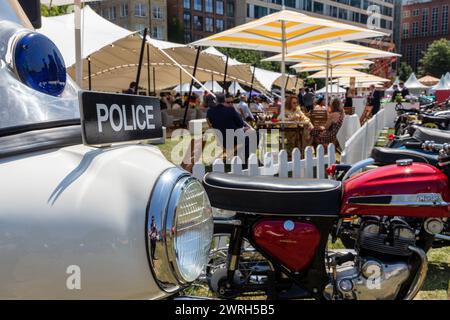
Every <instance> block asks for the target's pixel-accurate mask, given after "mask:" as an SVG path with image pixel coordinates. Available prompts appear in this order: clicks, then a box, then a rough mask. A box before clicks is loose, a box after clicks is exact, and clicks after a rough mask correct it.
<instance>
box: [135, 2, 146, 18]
mask: <svg viewBox="0 0 450 320" xmlns="http://www.w3.org/2000/svg"><path fill="white" fill-rule="evenodd" d="M145 11H146V10H145V5H143V4H142V3H140V2H136V4H135V5H134V15H135V16H136V17H145V16H147V14H146V12H145Z"/></svg>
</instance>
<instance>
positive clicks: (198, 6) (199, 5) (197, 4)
mask: <svg viewBox="0 0 450 320" xmlns="http://www.w3.org/2000/svg"><path fill="white" fill-rule="evenodd" d="M194 10H197V11H202V0H194Z"/></svg>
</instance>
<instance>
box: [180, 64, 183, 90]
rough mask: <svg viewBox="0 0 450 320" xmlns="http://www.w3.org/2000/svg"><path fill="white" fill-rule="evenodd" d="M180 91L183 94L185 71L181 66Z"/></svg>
mask: <svg viewBox="0 0 450 320" xmlns="http://www.w3.org/2000/svg"><path fill="white" fill-rule="evenodd" d="M180 93H181V95H183V73H182V71H181V68H180Z"/></svg>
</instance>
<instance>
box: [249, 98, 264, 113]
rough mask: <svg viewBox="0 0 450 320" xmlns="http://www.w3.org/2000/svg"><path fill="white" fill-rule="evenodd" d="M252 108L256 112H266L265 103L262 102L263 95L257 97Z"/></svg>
mask: <svg viewBox="0 0 450 320" xmlns="http://www.w3.org/2000/svg"><path fill="white" fill-rule="evenodd" d="M251 109H252V110H253V111H255V112H266V108H264V105H263V104H262V99H261V97H256V99H255V103H254V104H252V106H251Z"/></svg>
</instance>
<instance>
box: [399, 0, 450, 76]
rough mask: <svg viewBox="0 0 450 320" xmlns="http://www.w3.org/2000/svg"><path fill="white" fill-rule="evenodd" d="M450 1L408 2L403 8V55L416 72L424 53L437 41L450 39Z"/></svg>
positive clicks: (416, 0)
mask: <svg viewBox="0 0 450 320" xmlns="http://www.w3.org/2000/svg"><path fill="white" fill-rule="evenodd" d="M449 7H450V1H449V0H425V1H423V0H422V1H418V0H414V1H411V0H409V1H406V2H404V4H403V6H402V23H401V37H402V47H401V53H402V55H403V61H405V62H406V63H408V64H409V65H410V66H411V67H412V68H413V69H414V70H415V71H417V68H418V66H419V61H420V59H421V58H422V55H423V52H424V51H425V50H426V49H427V48H428V46H429V45H430V44H431V43H432V42H433V41H435V40H438V39H441V38H446V39H450V29H449Z"/></svg>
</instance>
